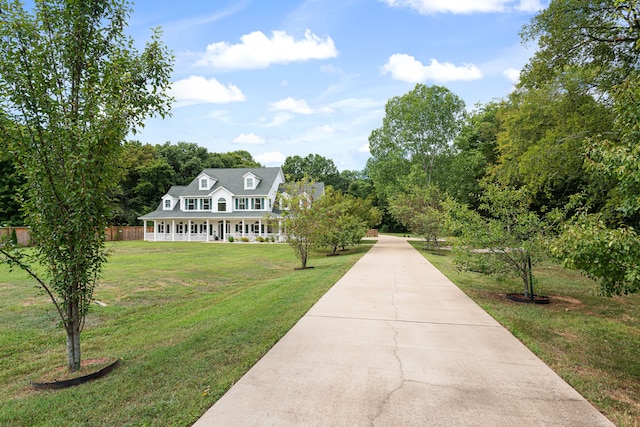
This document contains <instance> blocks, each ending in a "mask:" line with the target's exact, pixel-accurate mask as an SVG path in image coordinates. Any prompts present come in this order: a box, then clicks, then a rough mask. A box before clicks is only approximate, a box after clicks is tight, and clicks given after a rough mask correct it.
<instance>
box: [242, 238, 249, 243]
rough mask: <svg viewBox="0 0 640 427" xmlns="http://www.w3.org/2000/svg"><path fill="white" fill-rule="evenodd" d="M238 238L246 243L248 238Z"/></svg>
mask: <svg viewBox="0 0 640 427" xmlns="http://www.w3.org/2000/svg"><path fill="white" fill-rule="evenodd" d="M240 240H241V241H243V242H245V243H246V242H248V241H249V238H248V237H241V238H240Z"/></svg>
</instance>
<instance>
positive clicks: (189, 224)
mask: <svg viewBox="0 0 640 427" xmlns="http://www.w3.org/2000/svg"><path fill="white" fill-rule="evenodd" d="M187 226H188V227H189V228H188V229H187V232H188V233H187V242H190V241H191V220H189V221H188V222H187Z"/></svg>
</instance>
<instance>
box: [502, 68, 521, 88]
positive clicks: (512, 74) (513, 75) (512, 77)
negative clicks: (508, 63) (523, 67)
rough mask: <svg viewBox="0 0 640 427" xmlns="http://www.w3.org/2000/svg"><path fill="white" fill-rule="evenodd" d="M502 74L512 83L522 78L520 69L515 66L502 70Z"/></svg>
mask: <svg viewBox="0 0 640 427" xmlns="http://www.w3.org/2000/svg"><path fill="white" fill-rule="evenodd" d="M502 74H503V75H504V76H505V77H506V78H507V80H509V81H510V82H511V83H514V84H515V83H518V80H520V70H517V69H515V68H507V69H506V70H504V71H503V72H502Z"/></svg>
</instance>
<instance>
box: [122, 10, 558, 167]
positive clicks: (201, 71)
mask: <svg viewBox="0 0 640 427" xmlns="http://www.w3.org/2000/svg"><path fill="white" fill-rule="evenodd" d="M547 3H548V1H547V0H295V1H294V0H278V1H275V0H273V1H266V0H215V1H210V0H198V1H196V0H184V1H182V2H176V1H175V0H171V1H169V0H153V1H142V0H140V1H138V2H137V3H136V4H134V13H133V15H132V16H131V18H130V21H129V24H130V25H129V32H130V34H131V35H132V36H133V37H134V39H135V40H136V42H137V43H139V44H140V45H142V43H143V42H145V41H147V40H148V39H149V35H150V30H149V29H150V28H152V27H156V26H160V27H162V29H163V32H164V34H163V41H164V42H165V44H166V45H167V46H168V47H169V48H170V49H171V50H172V51H173V53H174V55H175V57H176V63H175V68H174V73H173V76H172V82H173V85H172V95H173V96H174V97H175V99H176V102H175V104H174V106H173V109H172V116H171V117H168V118H165V119H159V118H153V119H149V120H148V121H147V123H146V126H145V128H144V129H143V130H142V132H140V133H138V134H137V135H135V136H134V138H135V139H138V140H140V141H142V142H143V143H151V144H162V143H164V142H167V141H170V142H172V143H174V144H175V143H177V142H180V141H185V142H193V143H196V144H198V145H200V146H202V147H206V148H207V149H208V150H209V151H212V152H227V151H235V150H247V151H249V152H250V153H251V154H252V155H253V157H254V158H255V159H256V160H257V161H259V162H260V163H262V164H263V165H265V166H279V165H282V163H283V162H284V160H285V158H286V157H287V156H293V155H299V156H303V157H304V156H306V155H307V154H320V155H322V156H324V157H327V158H330V159H332V160H333V161H334V163H335V165H336V166H337V167H338V169H340V170H344V169H351V170H361V169H363V168H364V166H365V164H366V161H367V159H368V158H369V156H370V155H369V152H368V137H369V134H370V133H371V131H372V130H373V129H376V128H378V127H380V126H381V125H382V118H383V117H384V105H385V103H386V102H387V100H388V99H389V98H391V97H394V96H399V95H403V94H404V93H406V92H408V91H409V90H411V89H413V87H414V86H415V84H416V83H424V84H427V85H442V86H446V87H447V88H449V89H450V90H451V91H452V92H454V93H455V94H457V95H458V96H459V97H461V98H462V99H463V100H464V101H465V103H466V104H467V109H469V110H471V109H473V107H474V106H475V105H476V104H477V103H486V102H489V101H491V100H493V99H499V98H503V97H505V96H506V95H508V94H509V92H511V90H512V88H513V85H514V83H515V82H516V81H517V78H518V71H519V70H520V69H521V68H522V66H523V65H524V64H526V62H527V60H528V58H529V57H530V56H531V55H532V53H533V50H534V48H535V46H523V45H522V43H521V41H520V36H519V32H520V30H521V28H522V26H523V25H524V24H526V23H528V22H529V20H530V19H531V18H532V17H533V16H534V15H535V13H536V12H537V11H538V10H540V9H541V8H542V7H544V6H546V4H547Z"/></svg>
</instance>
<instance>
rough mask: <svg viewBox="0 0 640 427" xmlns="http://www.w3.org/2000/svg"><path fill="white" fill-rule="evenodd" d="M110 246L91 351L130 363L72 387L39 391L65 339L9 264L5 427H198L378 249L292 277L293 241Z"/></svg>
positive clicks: (1, 370)
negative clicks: (342, 279) (347, 274)
mask: <svg viewBox="0 0 640 427" xmlns="http://www.w3.org/2000/svg"><path fill="white" fill-rule="evenodd" d="M111 245H112V248H113V254H112V256H111V257H110V259H109V262H108V264H107V265H106V268H105V270H104V274H103V279H102V280H101V283H100V285H99V286H98V288H97V289H96V292H95V299H96V300H98V301H100V302H102V303H105V304H106V307H102V306H98V305H95V306H93V307H92V310H91V312H90V314H89V316H88V318H87V326H86V327H85V331H84V332H83V335H82V345H83V347H82V350H83V359H90V358H99V357H117V358H121V363H120V365H119V367H118V368H116V370H114V371H113V372H112V373H110V374H109V375H107V376H106V377H105V378H103V379H100V380H98V381H94V382H91V383H88V384H84V385H82V386H79V387H73V388H69V389H65V390H59V391H38V392H36V391H33V390H32V389H31V387H30V382H31V381H35V380H38V378H40V376H41V375H43V374H44V373H46V372H48V371H50V370H51V368H53V367H56V366H61V365H65V364H66V355H65V334H64V332H63V331H62V330H61V329H60V328H58V327H57V324H58V320H57V318H56V316H55V312H54V309H53V306H52V304H51V303H50V302H48V300H47V298H46V297H45V296H43V295H42V294H40V293H39V291H38V290H37V289H36V288H35V286H34V283H33V281H32V280H30V279H29V278H28V277H27V276H26V274H24V273H22V272H20V271H14V272H12V273H9V271H8V268H7V267H6V266H4V265H0V425H2V426H5V425H6V426H80V425H82V426H85V425H86V426H100V425H104V426H116V425H117V426H125V425H132V426H134V425H135V426H139V425H149V426H151V425H157V426H172V425H174V426H185V425H189V424H191V423H192V422H194V421H195V420H196V419H198V418H199V417H200V416H201V415H202V414H203V413H204V412H205V411H206V409H207V408H209V407H210V406H211V405H212V404H213V403H214V402H215V401H216V400H217V399H218V398H219V397H220V396H222V394H224V392H225V391H226V390H227V389H228V388H229V387H230V386H231V385H232V384H233V383H234V382H235V381H237V380H238V379H239V378H240V376H242V374H243V373H244V372H246V371H247V370H248V369H249V368H250V367H251V366H252V365H253V364H254V363H255V362H256V361H257V360H258V359H259V358H260V357H261V356H262V355H263V354H264V353H266V352H267V351H268V350H269V348H271V347H272V346H273V345H274V344H275V343H276V342H277V341H278V340H279V339H280V338H281V337H282V336H283V335H284V334H285V333H286V332H287V331H288V330H289V329H290V328H291V327H292V326H293V325H294V324H295V322H296V321H297V320H298V319H299V318H300V317H301V316H302V315H303V314H304V313H305V312H306V311H307V310H308V309H309V308H310V307H311V306H312V305H313V304H314V303H315V302H316V301H317V300H318V299H319V298H320V297H321V296H322V295H323V294H324V293H325V292H326V291H327V290H328V289H329V288H330V287H331V286H332V285H333V284H334V283H335V282H336V281H337V280H338V279H339V278H340V277H341V276H342V275H343V274H344V273H345V272H346V271H347V270H348V269H349V268H350V267H351V266H352V265H353V264H354V263H355V262H356V261H357V260H358V259H359V258H360V257H361V256H362V255H363V254H364V253H366V251H367V250H368V249H369V248H370V246H371V244H370V243H365V244H363V245H361V246H359V247H356V248H352V249H351V250H349V251H348V252H346V253H343V254H342V255H341V256H338V257H326V256H324V254H323V253H317V254H316V255H315V256H314V257H313V258H311V259H310V261H309V265H312V266H314V267H315V268H313V269H308V270H304V271H294V267H297V266H298V264H299V262H298V261H297V260H296V258H295V257H294V255H293V251H292V250H291V248H290V247H289V246H288V245H285V244H241V243H234V244H204V243H168V242H167V243H149V242H117V243H114V244H111Z"/></svg>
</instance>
